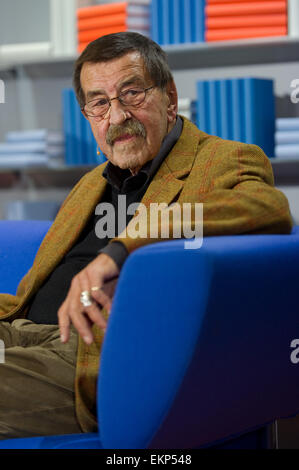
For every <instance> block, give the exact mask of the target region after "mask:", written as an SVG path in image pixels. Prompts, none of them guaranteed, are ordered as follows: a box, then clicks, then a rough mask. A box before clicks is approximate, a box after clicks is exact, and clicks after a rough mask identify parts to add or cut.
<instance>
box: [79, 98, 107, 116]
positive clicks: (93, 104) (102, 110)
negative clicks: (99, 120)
mask: <svg viewBox="0 0 299 470" xmlns="http://www.w3.org/2000/svg"><path fill="white" fill-rule="evenodd" d="M84 109H85V112H86V114H87V115H89V116H94V117H98V116H103V115H104V114H106V113H107V111H108V109H109V101H108V100H107V99H106V98H102V99H96V100H93V101H90V102H89V103H88V104H87V105H85V108H84Z"/></svg>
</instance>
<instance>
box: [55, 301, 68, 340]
mask: <svg viewBox="0 0 299 470" xmlns="http://www.w3.org/2000/svg"><path fill="white" fill-rule="evenodd" d="M67 310H68V308H67V301H64V302H63V304H62V305H61V307H60V308H59V310H58V312H57V316H58V325H59V331H60V340H61V342H62V343H67V342H68V340H69V337H70V323H71V322H70V319H69V316H68V314H67Z"/></svg>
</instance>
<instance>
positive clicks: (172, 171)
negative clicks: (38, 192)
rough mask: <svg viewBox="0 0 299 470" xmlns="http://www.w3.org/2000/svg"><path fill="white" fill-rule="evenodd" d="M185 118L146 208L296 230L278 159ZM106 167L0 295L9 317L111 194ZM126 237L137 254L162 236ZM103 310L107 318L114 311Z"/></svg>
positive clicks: (80, 378) (86, 425)
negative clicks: (184, 208)
mask: <svg viewBox="0 0 299 470" xmlns="http://www.w3.org/2000/svg"><path fill="white" fill-rule="evenodd" d="M183 120H184V124H183V131H182V134H181V136H180V138H179V140H178V141H177V143H176V144H175V146H174V147H173V149H172V150H171V152H170V153H169V155H168V156H167V157H166V159H165V160H164V162H163V163H162V165H161V166H160V168H159V169H158V171H157V173H156V174H155V176H154V178H153V180H152V182H151V184H150V185H149V187H148V189H147V191H146V193H145V195H144V197H143V199H142V201H141V202H142V203H143V204H144V205H145V206H146V207H148V206H149V204H150V203H152V202H155V203H162V202H163V203H167V204H168V205H169V204H171V203H173V202H178V203H179V204H182V203H184V202H189V203H196V202H201V203H203V235H204V236H211V235H229V234H230V235H231V234H245V233H246V234H248V233H252V234H256V233H264V234H266V233H289V232H290V231H291V227H292V221H291V216H290V211H289V205H288V201H287V199H286V197H285V196H284V194H283V193H282V192H280V191H279V190H277V189H276V188H275V187H274V181H273V173H272V168H271V164H270V161H269V159H268V158H267V157H266V156H265V154H264V152H263V151H262V150H261V149H260V148H259V147H257V146H255V145H248V144H243V143H240V142H233V141H228V140H223V139H221V138H219V137H216V136H210V135H208V134H206V133H204V132H202V131H200V130H198V128H197V127H196V126H195V125H193V124H192V123H191V122H190V121H188V120H187V119H185V118H183ZM105 165H106V163H104V164H102V165H99V166H98V167H96V168H95V169H93V170H92V171H90V172H88V173H87V174H86V175H84V176H83V178H81V180H80V181H79V182H78V183H77V184H76V186H75V187H74V188H73V189H72V191H71V192H70V194H69V195H68V197H67V198H66V200H65V202H64V203H63V205H62V206H61V209H60V211H59V213H58V215H57V217H56V219H55V221H54V222H53V224H52V226H51V227H50V229H49V231H48V233H47V234H46V236H45V238H44V240H43V242H42V244H41V246H40V248H39V250H38V252H37V254H36V257H35V260H34V263H33V266H32V268H31V269H30V270H29V272H28V273H27V274H26V275H25V277H24V278H23V279H22V281H21V282H20V284H19V287H18V289H17V293H16V295H15V296H13V295H9V294H1V295H0V318H1V319H2V320H6V321H12V320H13V319H15V318H20V317H25V316H26V312H27V310H28V306H29V302H30V300H31V299H32V297H33V296H34V294H35V293H36V292H37V291H38V289H39V288H40V287H41V286H42V284H43V282H44V281H45V280H46V278H47V277H48V276H49V274H50V273H51V272H52V271H53V270H54V269H55V267H56V266H57V265H58V264H59V262H60V261H61V260H62V258H63V257H64V255H65V254H66V253H67V252H68V251H69V250H70V249H71V248H72V246H73V245H74V244H75V243H76V240H77V239H78V237H79V235H80V233H81V232H82V230H83V229H84V227H85V225H86V223H87V221H88V219H89V217H90V216H91V215H92V214H93V213H94V210H95V206H96V205H97V204H98V203H99V202H100V201H101V197H102V195H103V193H104V190H105V187H106V184H107V181H106V179H105V178H104V177H103V176H102V172H103V170H104V168H105ZM132 220H133V219H132ZM147 230H149V228H148V229H147ZM116 240H117V238H116ZM120 241H121V242H122V243H124V245H125V246H126V248H127V250H128V252H129V253H132V252H133V251H134V250H135V249H137V248H139V247H141V246H143V245H145V244H147V243H154V242H157V241H162V240H161V238H159V236H157V238H155V239H151V238H150V237H148V238H130V237H129V236H126V237H124V238H121V239H120ZM103 313H104V316H105V317H106V318H107V313H106V312H103ZM93 333H94V336H95V341H94V343H93V344H92V345H91V346H87V345H86V344H85V343H84V342H83V341H82V340H81V339H80V338H79V344H78V353H77V369H76V380H75V395H76V413H77V418H78V421H79V423H80V425H81V427H82V430H83V431H85V432H89V431H93V430H95V428H96V418H95V415H96V412H95V401H96V383H97V376H98V368H99V361H100V352H101V345H102V340H103V334H102V332H101V331H100V330H99V329H98V328H97V327H96V326H94V327H93Z"/></svg>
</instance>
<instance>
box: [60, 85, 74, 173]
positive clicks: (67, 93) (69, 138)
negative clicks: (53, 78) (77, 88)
mask: <svg viewBox="0 0 299 470" xmlns="http://www.w3.org/2000/svg"><path fill="white" fill-rule="evenodd" d="M73 99H74V91H73V90H72V89H63V90H62V123H63V133H64V140H65V154H64V160H65V164H66V165H73V158H74V155H75V153H76V151H77V148H76V141H75V128H74V125H73Z"/></svg>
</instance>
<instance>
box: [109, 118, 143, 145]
mask: <svg viewBox="0 0 299 470" xmlns="http://www.w3.org/2000/svg"><path fill="white" fill-rule="evenodd" d="M124 134H128V135H137V136H140V137H143V138H144V139H145V138H146V130H145V127H144V125H143V124H142V123H141V122H139V121H137V119H130V120H128V121H126V122H124V123H123V124H121V125H117V124H111V126H110V127H109V129H108V132H107V134H106V143H107V144H108V145H113V143H114V141H115V140H116V139H118V138H119V137H121V136H123V135H124Z"/></svg>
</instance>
